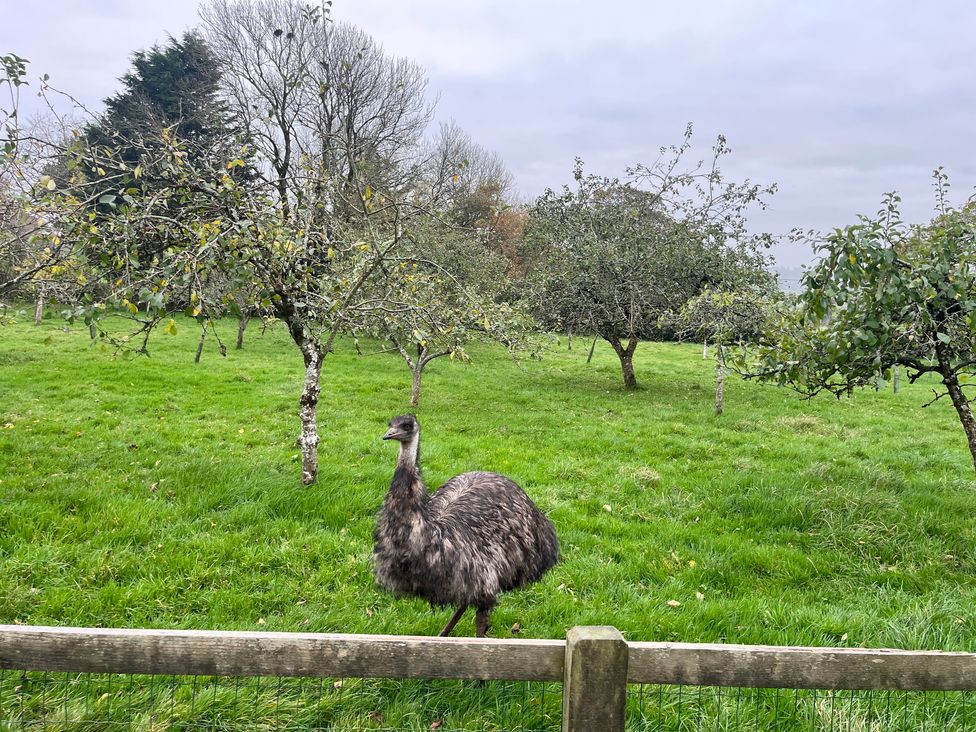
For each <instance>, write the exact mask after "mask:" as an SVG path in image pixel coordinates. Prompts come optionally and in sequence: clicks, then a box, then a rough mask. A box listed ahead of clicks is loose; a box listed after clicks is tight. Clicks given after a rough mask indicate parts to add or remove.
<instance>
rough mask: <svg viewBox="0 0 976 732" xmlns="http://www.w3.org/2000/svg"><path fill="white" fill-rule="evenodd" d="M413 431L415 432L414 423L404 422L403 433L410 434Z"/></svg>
mask: <svg viewBox="0 0 976 732" xmlns="http://www.w3.org/2000/svg"><path fill="white" fill-rule="evenodd" d="M411 430H413V422H404V423H403V431H404V432H410V431H411Z"/></svg>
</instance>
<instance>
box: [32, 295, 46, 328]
mask: <svg viewBox="0 0 976 732" xmlns="http://www.w3.org/2000/svg"><path fill="white" fill-rule="evenodd" d="M43 317H44V292H43V291H42V290H41V289H40V288H38V290H37V297H36V298H35V300H34V325H40V324H41V318H43Z"/></svg>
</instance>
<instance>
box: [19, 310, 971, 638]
mask: <svg viewBox="0 0 976 732" xmlns="http://www.w3.org/2000/svg"><path fill="white" fill-rule="evenodd" d="M180 325H181V327H180V331H179V334H178V335H177V336H175V337H170V336H162V335H161V336H160V337H158V338H156V340H155V341H154V342H153V344H152V357H151V358H144V357H140V358H134V359H129V360H126V359H113V358H111V355H110V354H106V353H103V352H101V351H100V350H98V349H97V348H93V347H92V346H91V345H90V342H89V340H88V337H87V330H86V329H85V328H84V327H80V328H75V329H74V330H72V331H69V332H64V331H63V330H62V328H61V326H60V323H58V322H57V321H56V320H46V321H45V322H44V324H43V325H42V326H41V327H38V328H35V327H33V326H31V325H28V324H27V323H24V322H22V323H20V324H15V325H12V326H6V327H0V623H30V624H57V625H62V624H63V625H69V624H70V625H98V626H117V627H121V626H127V627H128V626H132V627H135V626H145V627H179V628H222V629H250V630H256V629H265V630H292V631H294V630H309V631H331V632H355V633H398V634H433V633H435V632H437V630H439V628H440V627H441V625H442V624H443V623H444V622H445V620H446V618H447V616H448V614H449V611H436V612H432V611H431V610H430V608H429V607H428V606H427V605H425V604H424V603H423V602H421V601H405V600H395V599H393V598H391V597H390V596H388V595H386V594H384V593H382V592H380V591H378V590H377V589H376V588H375V587H374V585H373V580H372V575H371V567H370V553H371V531H372V526H373V522H374V518H375V515H376V512H377V510H378V509H379V506H380V504H381V502H382V500H383V496H384V494H385V491H386V488H387V486H388V483H389V479H390V477H391V475H392V469H393V463H394V459H395V449H396V448H395V446H393V445H391V444H389V443H385V442H382V441H381V440H380V437H381V435H382V434H383V432H384V430H385V429H386V422H387V420H388V419H389V418H390V416H392V415H394V414H398V413H402V412H405V411H410V409H409V406H408V397H409V372H408V371H407V369H406V367H405V365H404V364H403V363H402V361H400V360H399V358H398V357H396V356H394V355H391V354H383V355H372V356H364V357H360V356H357V355H356V354H355V352H354V351H353V350H352V348H351V344H348V343H342V344H341V346H340V348H339V350H338V352H337V353H335V354H333V355H332V356H330V357H329V358H328V360H327V362H326V367H325V370H324V373H323V389H322V402H321V406H320V429H321V432H322V435H323V440H322V444H321V445H320V461H321V463H320V479H319V482H318V484H316V485H314V486H312V487H302V486H301V484H300V482H299V465H298V460H297V452H298V451H297V448H296V445H295V437H296V435H297V430H298V422H297V398H298V393H299V389H300V382H301V376H302V374H301V361H300V358H299V356H298V353H297V351H296V350H295V349H294V347H293V346H292V345H291V344H290V342H289V341H288V339H287V334H286V333H285V331H284V329H281V328H279V329H273V330H271V331H269V332H268V333H267V334H266V335H264V336H263V337H262V336H260V335H259V334H258V328H257V327H253V326H252V329H251V330H250V331H249V333H248V337H247V342H246V344H245V349H244V350H243V351H239V352H238V351H233V350H231V351H230V353H229V354H228V357H227V358H221V357H220V356H219V354H217V353H216V350H215V348H213V345H212V344H208V349H207V350H206V351H205V352H204V356H203V362H202V363H200V364H194V363H193V353H194V349H195V345H196V331H195V330H194V328H193V327H192V326H191V324H189V323H182V322H181V323H180ZM222 330H223V332H222V336H223V337H224V339H225V340H227V341H231V342H232V340H233V333H234V324H233V323H226V324H224V325H223V327H222ZM588 345H589V344H588V343H586V344H584V343H583V342H582V341H577V343H576V347H575V349H574V350H573V351H572V352H568V351H566V349H565V343H563V344H562V346H561V347H559V348H554V349H553V350H552V351H550V352H549V353H547V354H546V356H545V358H544V359H543V360H542V361H541V362H523V363H522V364H521V365H516V364H514V363H513V362H512V361H511V360H509V359H508V358H507V356H506V355H505V354H504V353H503V352H502V351H500V350H497V349H494V348H491V347H487V346H486V347H476V348H474V349H473V363H472V364H471V365H470V366H462V365H456V364H451V363H449V362H447V361H441V362H435V364H433V365H432V366H431V367H430V369H429V373H428V374H427V375H426V376H425V383H424V394H423V396H422V400H421V406H420V408H419V410H418V415H419V418H420V421H421V424H422V426H423V433H422V444H423V456H424V467H425V477H426V479H427V482H428V484H429V485H431V486H432V487H436V486H438V485H440V484H441V483H442V482H443V481H444V480H446V479H447V478H449V477H450V476H452V475H454V474H456V473H460V472H463V471H466V470H473V469H488V470H494V471H497V472H502V473H505V474H507V475H510V476H511V477H513V478H514V479H515V480H516V481H517V482H519V483H520V484H521V485H522V486H523V487H524V488H525V489H526V491H527V492H528V493H529V494H530V495H531V496H532V497H533V498H534V499H535V500H536V502H537V503H538V504H539V505H540V507H541V508H543V510H545V511H546V512H547V513H548V514H549V515H550V517H551V518H552V519H553V522H554V523H555V525H556V528H557V531H558V533H559V536H560V539H561V542H562V553H563V560H562V562H561V563H560V564H559V565H558V566H557V567H556V568H555V569H554V570H553V571H552V572H550V574H549V575H547V577H546V578H545V580H544V581H543V582H541V583H539V584H537V585H535V586H533V587H532V588H530V589H527V590H524V591H520V592H516V593H512V594H510V595H507V596H504V597H503V599H502V601H501V603H500V604H499V606H498V608H497V610H496V612H495V614H494V619H493V620H494V624H493V630H492V634H493V635H496V636H510V635H512V633H514V632H516V631H517V630H518V629H519V628H520V629H521V634H522V635H525V636H533V637H554V638H556V637H563V636H564V634H565V631H566V629H567V628H569V627H571V626H573V625H577V624H612V625H615V626H616V627H618V628H620V629H621V630H622V631H623V632H624V633H625V635H626V636H627V637H628V638H630V639H632V640H682V641H703V642H713V641H728V642H739V643H772V644H793V645H798V644H804V645H849V646H859V645H864V646H890V647H900V648H932V649H936V648H941V649H952V650H974V647H976V629H974V625H976V611H974V607H976V603H974V600H976V562H974V559H976V556H974V546H976V524H974V522H973V518H972V517H973V516H974V513H976V492H974V485H976V483H974V480H973V475H972V466H971V463H970V458H969V455H968V452H967V450H966V446H965V441H964V438H963V434H962V430H961V428H960V426H959V424H958V422H957V421H956V418H955V415H954V413H953V412H952V411H951V407H950V405H948V404H947V403H946V402H945V401H944V400H943V401H940V402H938V403H936V404H934V405H933V406H930V407H928V408H926V409H922V408H920V407H921V404H922V403H924V402H925V401H927V400H928V398H929V396H930V388H931V385H926V384H925V383H920V384H918V385H915V386H907V385H906V386H904V387H903V389H902V390H901V392H900V393H899V394H897V395H894V394H892V393H891V392H890V390H888V391H884V392H862V393H858V394H856V395H855V396H854V397H853V398H852V399H850V400H845V401H836V400H834V399H832V398H822V399H817V400H813V401H801V400H800V399H798V398H797V397H796V396H795V395H794V394H793V393H792V392H789V391H787V390H784V389H777V388H775V387H769V386H759V385H755V384H747V383H743V382H741V381H740V380H738V379H735V378H730V379H728V380H727V387H726V413H725V414H724V415H723V416H721V417H716V416H715V415H714V414H713V411H712V402H713V391H712V379H713V371H714V366H713V363H712V362H711V361H709V362H703V361H702V358H701V351H700V348H697V347H694V346H690V345H674V344H642V345H641V347H640V348H639V349H638V351H637V354H636V366H637V376H638V381H639V382H640V384H641V388H640V389H639V390H638V391H636V392H634V393H625V392H624V391H623V390H622V389H621V386H620V375H619V367H618V364H617V361H616V357H615V356H614V355H613V353H612V351H611V350H610V349H609V347H607V346H606V345H605V344H598V346H597V350H596V356H595V358H594V362H593V363H592V364H589V365H587V364H586V350H587V349H586V346H588ZM379 348H380V346H378V345H375V344H373V345H372V346H370V345H366V346H365V347H364V350H366V351H375V350H379ZM903 383H904V380H903ZM669 601H676V602H677V603H680V605H677V606H674V603H670V604H669ZM458 632H459V633H460V634H465V635H473V621H472V618H471V617H468V618H466V619H465V620H464V621H462V623H461V625H460V626H459V629H458Z"/></svg>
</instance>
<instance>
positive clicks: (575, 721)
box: [563, 625, 628, 732]
mask: <svg viewBox="0 0 976 732" xmlns="http://www.w3.org/2000/svg"><path fill="white" fill-rule="evenodd" d="M627 657H628V647H627V642H626V641H625V640H624V637H623V636H622V635H621V634H620V631H619V630H617V629H616V628H613V627H610V626H608V625H592V626H577V627H575V628H570V630H569V633H567V634H566V671H565V679H564V683H563V732H623V729H624V712H625V708H626V706H627Z"/></svg>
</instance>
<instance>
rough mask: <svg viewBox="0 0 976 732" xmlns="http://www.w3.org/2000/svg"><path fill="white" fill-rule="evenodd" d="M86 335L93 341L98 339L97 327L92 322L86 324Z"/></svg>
mask: <svg viewBox="0 0 976 732" xmlns="http://www.w3.org/2000/svg"><path fill="white" fill-rule="evenodd" d="M88 335H89V337H90V338H91V339H92V340H93V341H94V340H97V339H98V328H96V327H95V323H94V322H92V323H89V324H88Z"/></svg>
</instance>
